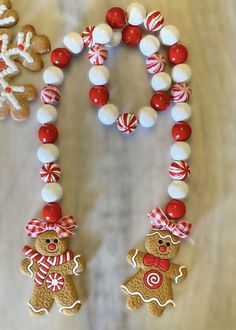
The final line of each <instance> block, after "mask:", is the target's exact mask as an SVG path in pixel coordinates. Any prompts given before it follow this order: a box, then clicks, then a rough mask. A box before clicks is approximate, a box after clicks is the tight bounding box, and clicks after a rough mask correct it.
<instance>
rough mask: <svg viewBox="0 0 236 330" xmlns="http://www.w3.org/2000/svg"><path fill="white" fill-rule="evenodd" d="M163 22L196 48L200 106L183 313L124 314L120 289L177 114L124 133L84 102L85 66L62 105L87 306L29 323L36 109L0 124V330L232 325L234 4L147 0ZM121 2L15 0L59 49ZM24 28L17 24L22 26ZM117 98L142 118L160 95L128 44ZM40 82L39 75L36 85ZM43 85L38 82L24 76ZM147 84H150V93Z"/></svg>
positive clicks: (179, 329)
mask: <svg viewBox="0 0 236 330" xmlns="http://www.w3.org/2000/svg"><path fill="white" fill-rule="evenodd" d="M141 2H143V3H146V5H147V7H148V9H149V10H152V9H156V8H158V9H160V11H162V12H163V14H164V15H165V18H166V21H167V22H168V23H170V24H173V25H176V26H178V28H179V29H180V31H181V36H182V38H181V40H182V41H183V42H184V43H185V44H187V45H188V47H189V49H190V50H191V57H190V64H191V66H192V68H193V71H194V80H193V83H192V88H193V91H194V96H193V99H192V104H193V109H194V117H193V120H192V125H193V129H194V135H193V138H192V142H191V144H192V149H193V156H192V160H191V164H192V176H191V180H190V183H189V184H190V191H191V193H190V198H189V200H188V202H187V204H188V215H187V218H188V220H190V221H192V222H193V224H194V228H193V239H194V241H195V244H194V245H193V246H191V245H190V244H184V245H183V247H182V250H181V252H180V254H179V256H178V258H177V260H179V261H180V262H181V263H185V264H186V265H187V266H188V267H189V270H190V274H189V277H188V279H187V280H186V282H185V283H184V284H182V285H180V286H179V287H174V292H175V297H176V304H177V307H176V308H175V309H169V310H167V311H166V313H165V314H164V316H163V317H162V318H161V319H153V318H151V317H150V316H149V315H148V314H147V311H146V308H145V307H143V308H142V309H140V310H139V311H137V312H135V313H130V312H128V311H127V310H126V308H125V296H123V295H122V294H121V292H120V284H121V283H122V281H123V280H125V279H126V277H128V276H129V275H130V274H132V272H133V270H132V269H131V267H130V266H129V265H128V264H127V263H126V253H127V251H128V250H129V249H130V248H134V247H139V246H140V247H142V244H143V238H144V236H145V234H146V233H147V232H148V230H149V226H148V222H147V220H146V216H145V214H146V213H147V211H149V210H150V209H151V208H152V207H154V206H156V205H163V204H164V203H165V202H166V200H167V195H166V187H167V185H168V182H169V178H168V175H167V173H166V171H167V168H168V164H169V161H170V158H169V153H168V152H169V148H170V145H171V143H172V141H171V139H170V128H171V124H172V123H171V119H170V113H165V114H162V115H160V116H159V121H158V125H157V127H155V128H154V129H152V130H150V131H145V130H143V129H140V130H138V131H137V134H135V135H134V136H132V137H129V138H124V137H122V136H121V135H120V134H119V133H118V132H117V131H116V129H114V128H111V129H107V128H105V127H103V126H102V125H101V124H100V123H99V122H98V120H97V117H96V113H95V111H94V110H92V109H91V107H90V104H89V102H88V99H87V93H88V90H89V83H88V81H87V72H88V68H89V65H88V63H87V61H86V56H85V55H84V56H83V57H82V58H79V59H76V60H75V61H74V63H73V65H72V66H71V67H70V69H69V70H68V72H67V78H66V80H65V84H64V87H63V100H62V104H61V106H60V110H59V123H58V125H59V127H60V133H61V135H60V150H61V165H62V168H63V180H62V183H63V188H64V192H65V198H64V200H63V205H64V209H65V212H67V213H71V214H73V215H75V216H76V217H78V219H79V221H80V224H79V226H80V232H79V236H78V237H76V238H75V239H74V242H73V247H74V248H75V250H76V251H80V252H81V253H82V254H83V255H84V256H85V257H86V259H87V261H88V267H87V271H86V273H84V274H83V275H82V276H81V278H80V281H78V282H79V291H80V293H81V296H82V300H83V301H84V304H83V308H82V310H81V312H80V313H79V314H78V315H76V316H75V317H72V318H66V317H65V316H63V315H60V314H59V313H58V310H57V309H56V308H54V309H53V311H52V313H51V314H50V315H49V316H47V317H45V318H41V319H38V320H35V319H33V318H31V317H30V316H28V314H27V310H26V302H27V300H28V298H29V295H30V292H31V287H32V283H31V281H30V279H28V278H24V277H22V276H21V274H20V273H19V272H18V265H19V263H20V261H21V259H22V253H21V248H22V246H23V245H24V244H25V243H26V242H27V238H26V236H25V233H24V229H23V227H24V224H25V223H26V221H27V220H28V219H30V218H31V217H34V216H36V215H37V214H38V212H39V211H40V208H41V206H42V201H41V199H40V190H41V183H40V180H39V179H38V171H39V163H38V161H37V159H36V150H37V147H38V145H39V143H38V141H37V138H36V132H37V128H38V124H37V121H36V109H37V106H38V104H39V102H38V104H37V103H35V104H34V105H33V110H32V116H31V118H30V119H29V120H28V121H26V122H25V123H20V124H19V123H14V122H13V121H11V120H7V121H5V122H1V123H0V148H1V149H0V150H1V153H0V167H1V175H0V183H1V185H0V187H1V189H0V217H1V222H0V258H1V272H0V278H1V281H0V310H1V329H5V330H18V329H24V330H28V329H50V330H56V329H57V330H62V329H83V330H95V329H96V330H118V329H122V330H126V329H128V330H135V329H137V330H139V329H142V330H155V329H172V328H174V329H175V330H185V329H186V330H187V329H189V328H191V329H192V330H220V329H226V330H231V329H232V330H233V329H235V322H236V313H235V310H234V309H235V304H236V286H235V278H236V265H235V249H236V240H235V231H236V222H235V219H234V214H235V212H236V203H235V193H236V189H235V186H236V185H235V180H236V166H235V161H236V147H235V139H236V131H235V120H236V112H235V106H236V102H235V97H234V94H235V88H236V79H235V76H236V75H235V52H236V47H235V29H236V23H235V15H236V2H235V1H234V0H227V1H223V0H214V1H211V0H204V1H203V0H198V1H196V0H176V1H173V0H159V1H158V2H157V1H154V0H149V1H144V0H143V1H141ZM128 3H129V1H125V0H123V1H113V0H109V1H108V0H107V1H103V0H99V1H95V0H89V1H88V0H79V1H78V0H67V1H63V0H60V1H59V0H58V1H56V0H50V1H49V0H48V1H46V0H41V1H37V0H31V1H28V0H21V1H14V4H15V6H16V7H17V10H18V11H19V12H20V14H21V21H20V23H19V24H18V26H20V25H23V24H24V23H34V25H35V26H36V28H37V29H38V30H40V32H42V33H47V34H48V35H49V37H50V38H51V40H53V42H52V46H53V47H55V46H59V45H61V39H62V36H63V35H64V34H65V33H67V32H69V31H71V30H75V31H79V32H81V30H82V27H84V26H86V25H88V24H91V23H92V24H97V23H99V22H101V21H103V20H104V15H105V13H106V10H107V9H108V8H109V7H110V6H112V5H120V6H123V7H126V6H127V4H128ZM16 30H17V28H15V31H16ZM110 66H111V67H112V69H111V81H112V86H113V87H112V88H113V94H114V95H113V100H114V103H115V104H118V105H119V107H120V108H121V109H123V110H124V109H130V110H133V111H136V109H138V108H139V107H141V106H143V105H146V104H147V103H148V102H149V98H150V96H151V89H150V88H149V81H148V77H147V75H146V73H145V69H144V65H143V58H142V57H141V55H140V54H138V53H137V52H136V51H134V50H130V49H127V48H124V47H121V48H120V49H119V50H116V51H115V52H114V56H113V58H112V60H111V61H110ZM35 77H36V78H35ZM29 78H30V79H32V78H33V79H34V80H35V83H36V84H37V85H38V87H40V85H41V83H40V78H41V75H40V74H37V75H35V76H33V75H32V74H28V73H27V74H26V75H25V76H24V77H22V78H21V79H23V80H24V81H25V82H27V81H28V80H29ZM147 86H148V87H147Z"/></svg>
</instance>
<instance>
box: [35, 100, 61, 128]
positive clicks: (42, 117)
mask: <svg viewBox="0 0 236 330" xmlns="http://www.w3.org/2000/svg"><path fill="white" fill-rule="evenodd" d="M37 119H38V122H39V123H40V124H42V125H43V124H49V123H54V122H55V121H56V120H57V109H56V108H55V107H54V106H53V105H51V104H43V105H42V106H41V107H40V108H39V109H38V111H37Z"/></svg>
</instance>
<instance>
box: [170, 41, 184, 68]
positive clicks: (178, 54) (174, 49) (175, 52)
mask: <svg viewBox="0 0 236 330" xmlns="http://www.w3.org/2000/svg"><path fill="white" fill-rule="evenodd" d="M168 57H169V60H170V62H171V63H173V64H181V63H184V62H185V61H186V60H187V58H188V50H187V48H186V47H185V46H184V45H182V44H175V45H173V46H171V47H170V48H169V51H168Z"/></svg>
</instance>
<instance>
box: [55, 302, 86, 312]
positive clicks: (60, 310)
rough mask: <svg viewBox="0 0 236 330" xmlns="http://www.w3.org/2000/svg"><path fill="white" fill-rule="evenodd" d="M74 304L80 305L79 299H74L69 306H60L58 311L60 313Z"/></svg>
mask: <svg viewBox="0 0 236 330" xmlns="http://www.w3.org/2000/svg"><path fill="white" fill-rule="evenodd" d="M76 305H81V301H80V300H76V301H75V302H74V303H73V304H72V305H70V306H61V308H60V309H59V312H60V313H62V312H63V310H64V309H72V308H74V307H75V306H76Z"/></svg>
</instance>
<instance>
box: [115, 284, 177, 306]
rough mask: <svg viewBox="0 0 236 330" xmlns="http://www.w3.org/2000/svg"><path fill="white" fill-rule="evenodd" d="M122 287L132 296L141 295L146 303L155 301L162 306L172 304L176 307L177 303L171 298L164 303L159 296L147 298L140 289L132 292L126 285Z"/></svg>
mask: <svg viewBox="0 0 236 330" xmlns="http://www.w3.org/2000/svg"><path fill="white" fill-rule="evenodd" d="M121 288H122V289H124V290H125V291H126V292H127V293H128V294H129V295H131V296H139V297H140V298H141V299H142V301H143V302H145V303H149V302H152V301H155V302H156V303H157V304H158V305H159V306H160V307H165V306H166V305H168V304H172V305H173V306H174V307H175V303H174V301H173V300H171V299H169V300H167V301H166V302H165V303H164V304H162V303H161V302H160V300H159V299H158V298H150V299H145V298H144V297H143V295H142V294H141V292H138V291H136V292H131V291H130V290H129V289H128V288H127V287H126V286H125V285H121Z"/></svg>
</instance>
